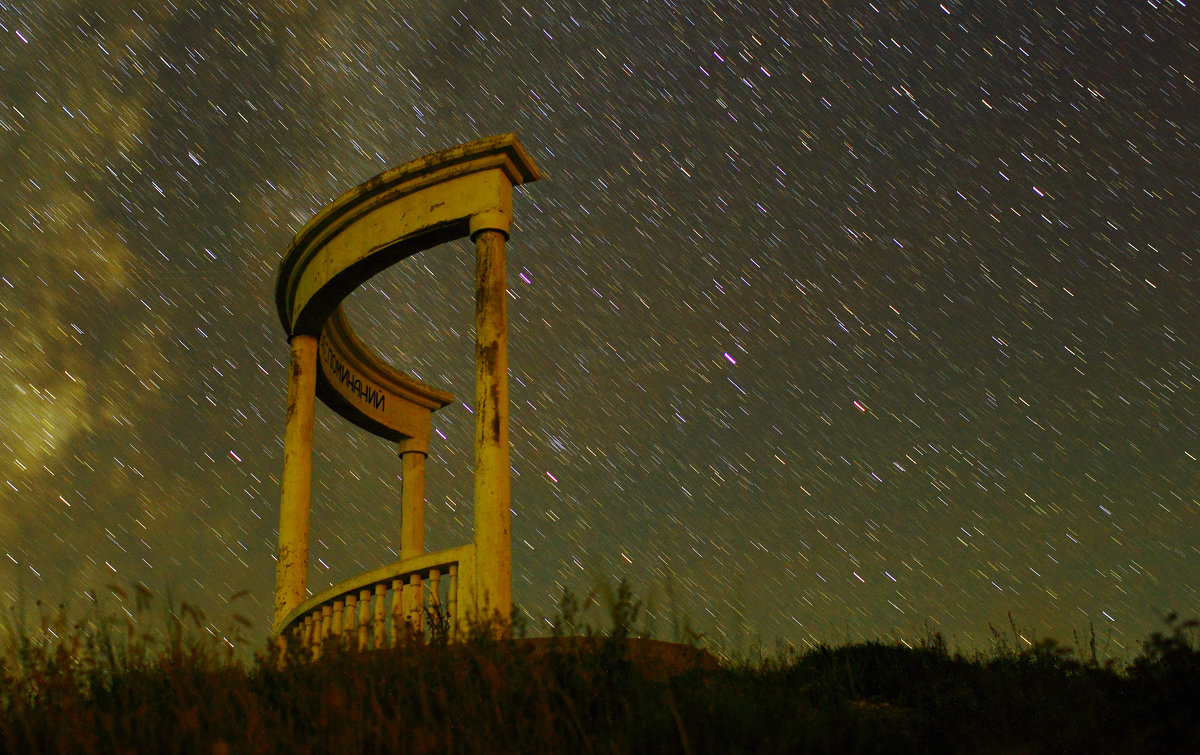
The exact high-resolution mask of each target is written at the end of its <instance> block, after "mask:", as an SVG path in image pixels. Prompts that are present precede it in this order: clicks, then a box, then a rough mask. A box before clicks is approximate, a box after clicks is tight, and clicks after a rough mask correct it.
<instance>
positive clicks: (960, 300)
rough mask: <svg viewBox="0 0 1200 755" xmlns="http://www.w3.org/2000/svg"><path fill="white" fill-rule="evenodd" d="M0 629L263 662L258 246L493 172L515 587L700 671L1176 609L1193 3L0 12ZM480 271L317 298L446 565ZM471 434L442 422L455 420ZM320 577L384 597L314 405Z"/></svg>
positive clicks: (345, 444) (1192, 574)
mask: <svg viewBox="0 0 1200 755" xmlns="http://www.w3.org/2000/svg"><path fill="white" fill-rule="evenodd" d="M0 40H2V41H0V145H2V147H0V154H3V155H4V160H3V162H2V163H0V186H3V189H4V190H3V191H2V192H0V407H2V408H3V412H4V419H3V421H2V422H0V553H3V556H2V557H0V602H3V604H4V605H5V606H12V605H17V606H25V607H26V608H28V607H29V606H31V605H32V602H33V601H34V600H37V599H40V600H42V601H43V602H45V603H47V604H50V605H55V604H59V603H64V602H65V603H68V604H71V605H84V604H86V598H85V597H84V596H85V591H88V590H91V591H93V592H97V593H103V592H104V590H105V587H106V585H109V584H116V585H125V586H128V585H131V584H136V583H144V584H146V585H147V586H149V587H151V588H152V589H153V590H154V591H156V592H165V591H167V590H170V591H171V592H172V594H173V595H175V596H176V597H180V598H185V599H187V600H191V601H194V602H195V603H196V604H198V605H200V606H202V607H207V608H208V609H209V610H210V611H211V614H212V617H213V621H214V622H217V621H219V617H220V616H221V615H222V612H223V611H226V610H233V609H231V608H229V607H228V606H226V605H225V598H226V597H228V596H230V595H233V594H235V593H238V592H239V591H243V590H246V591H249V592H248V595H247V597H244V598H241V599H240V601H239V606H240V607H239V608H238V610H240V611H241V612H242V613H245V614H247V615H249V616H250V617H251V618H253V619H254V621H255V627H256V629H259V630H261V632H262V633H263V634H265V633H266V631H267V629H268V626H269V613H270V606H271V596H272V590H273V584H274V575H275V561H274V557H275V546H276V538H277V524H278V520H277V517H278V504H279V473H280V469H281V463H282V461H281V459H282V435H283V419H284V410H285V396H286V387H287V367H286V365H287V358H288V348H287V344H286V342H285V340H284V336H283V333H282V331H281V328H280V326H279V323H278V319H277V317H276V315H275V312H274V302H273V290H274V284H275V274H276V270H277V268H278V265H279V262H280V258H281V256H282V254H283V252H284V250H285V249H286V248H287V246H288V244H289V243H290V241H291V238H292V235H293V234H294V233H295V232H296V231H297V230H298V229H299V228H300V226H301V225H302V224H303V223H304V222H305V221H306V220H307V219H308V218H310V217H311V216H312V215H313V214H314V213H315V212H317V211H318V210H320V209H321V208H322V207H324V206H325V204H327V203H328V202H329V201H331V200H332V199H333V198H334V197H336V196H338V195H339V194H341V193H342V192H343V191H345V190H347V189H349V188H351V187H353V186H354V185H356V184H358V183H360V182H361V181H363V180H365V179H367V178H369V177H370V176H372V175H374V174H377V173H379V172H381V171H383V170H385V169H387V168H389V167H392V166H395V165H398V164H401V163H403V162H406V161H408V160H411V159H413V158H416V157H419V156H420V155H422V154H424V153H426V152H430V151H433V150H437V149H441V148H444V147H448V146H453V145H456V144H459V143H462V142H466V141H471V140H474V139H477V138H479V137H482V136H487V135H491V134H498V133H505V132H510V131H511V132H515V133H516V134H517V135H518V136H519V137H520V139H521V141H522V142H523V144H524V145H525V147H526V148H527V149H528V150H529V152H530V153H531V155H532V156H533V159H534V160H535V161H536V162H537V164H538V165H539V167H540V168H541V169H542V170H543V171H544V173H545V178H544V179H543V180H542V181H539V182H538V183H536V184H531V185H529V186H526V187H521V188H519V189H518V190H517V195H516V197H515V217H516V224H515V226H514V231H513V236H512V240H511V242H510V243H509V246H508V282H509V293H510V300H509V328H510V331H509V332H510V354H509V358H510V365H511V384H510V391H511V409H512V415H511V422H512V425H511V427H512V464H513V483H512V491H513V495H512V501H513V511H514V518H513V530H512V532H513V550H514V554H513V556H514V557H513V563H514V591H515V600H516V602H517V603H518V604H519V605H520V606H521V607H522V608H524V609H525V610H526V611H527V612H528V614H529V616H530V617H531V626H532V627H533V628H534V630H535V631H536V629H537V627H538V626H540V625H541V622H542V618H543V617H545V616H548V615H550V614H552V613H553V611H554V608H555V605H556V603H557V600H558V597H559V596H560V595H561V594H562V591H563V589H564V588H570V589H572V590H574V591H575V592H577V593H581V594H582V593H587V592H588V591H589V590H590V589H593V588H596V587H597V586H599V585H602V584H609V585H611V584H613V583H614V582H615V580H618V579H620V578H622V577H627V578H628V579H629V580H630V581H631V583H632V584H633V586H634V589H635V591H636V592H637V594H639V595H641V596H642V597H643V598H644V599H646V600H647V602H648V607H649V615H648V618H649V620H650V621H652V622H653V623H654V624H655V627H656V631H658V632H659V633H660V634H662V635H665V636H668V637H669V635H670V628H671V627H672V626H673V625H674V624H677V622H678V620H679V619H680V618H681V617H687V619H688V620H689V621H690V622H691V624H692V625H693V626H694V627H696V628H698V629H700V630H702V631H704V632H705V633H706V634H708V635H709V636H710V637H711V638H713V639H714V641H716V642H718V643H720V644H721V645H722V646H723V647H725V648H739V647H740V648H747V647H751V646H754V645H757V644H758V643H760V642H761V643H764V644H766V645H768V646H770V644H771V643H772V642H774V641H775V640H782V641H786V642H790V643H793V644H796V645H805V644H815V643H820V642H829V643H837V642H842V641H845V640H848V639H858V638H864V637H880V636H889V637H891V636H895V637H908V638H912V637H919V636H920V635H921V633H922V632H923V631H924V628H925V627H931V628H934V629H939V630H941V631H942V632H944V633H945V634H946V635H947V636H952V637H954V638H955V639H956V641H957V642H959V643H960V644H961V645H963V646H965V647H973V646H977V645H983V644H986V642H987V640H988V637H989V634H988V632H989V630H988V625H989V623H990V624H994V625H997V626H1004V627H1007V626H1008V621H1009V619H1008V616H1009V615H1010V614H1011V615H1012V617H1013V621H1014V622H1015V623H1016V624H1017V625H1018V626H1019V627H1020V629H1021V631H1022V633H1023V635H1024V636H1025V637H1027V638H1028V639H1029V640H1036V639H1038V638H1041V637H1043V636H1046V635H1050V636H1053V637H1056V638H1058V639H1060V640H1064V641H1068V642H1069V641H1070V639H1071V636H1072V632H1075V631H1078V632H1081V633H1082V632H1084V631H1087V630H1088V627H1089V625H1091V626H1094V628H1095V631H1096V634H1097V637H1098V639H1099V641H1100V642H1101V644H1102V648H1104V647H1107V648H1108V650H1109V651H1110V652H1112V653H1124V652H1126V651H1127V650H1129V649H1133V648H1136V647H1137V644H1138V642H1139V641H1140V640H1141V639H1143V638H1144V637H1145V636H1146V635H1147V633H1148V632H1149V631H1152V630H1154V629H1156V628H1160V627H1161V621H1160V618H1159V617H1160V616H1161V614H1163V613H1165V612H1166V611H1178V612H1179V613H1180V614H1181V615H1183V616H1184V617H1187V618H1191V617H1196V616H1200V605H1198V601H1197V597H1198V596H1197V592H1196V585H1197V584H1200V500H1198V499H1197V496H1198V495H1200V437H1198V431H1200V398H1198V396H1197V387H1198V385H1200V374H1198V368H1200V329H1198V325H1197V323H1200V305H1198V304H1197V294H1198V293H1200V288H1198V287H1197V284H1198V281H1197V273H1198V271H1200V264H1198V260H1197V254H1198V247H1200V224H1198V223H1197V214H1198V210H1200V168H1198V167H1197V166H1198V162H1197V156H1198V155H1200V128H1198V127H1197V125H1196V123H1197V122H1196V117H1195V114H1196V113H1197V112H1200V85H1198V83H1197V77H1198V76H1200V74H1198V73H1197V72H1200V19H1198V18H1197V15H1196V12H1195V9H1194V7H1193V4H1192V3H1190V2H1184V1H1183V0H1169V1H1168V0H1162V1H1161V2H1160V1H1158V0H1149V1H1146V0H1139V1H1136V2H1134V1H1132V0H1131V1H1129V2H1111V3H1103V2H1102V3H1095V4H1090V5H1089V6H1088V7H1084V6H1083V5H1082V4H1078V3H1065V2H1057V3H1053V2H1032V1H1030V2H1015V1H1010V2H1001V1H997V2H990V3H970V2H952V1H951V0H947V1H946V2H944V3H941V4H939V3H937V2H933V1H930V2H924V1H922V2H886V1H881V0H876V1H875V2H857V1H852V0H828V1H827V2H820V3H818V2H812V3H809V2H798V1H797V2H792V3H785V2H765V1H764V2H757V1H756V2H745V3H721V2H717V3H713V2H701V1H700V0H695V1H688V2H675V3H672V2H669V1H667V2H653V3H633V2H603V1H597V2H590V1H589V2H557V0H552V1H550V2H530V3H526V4H521V3H518V2H493V1H491V0H485V2H479V3H476V2H451V3H439V2H433V3H413V4H411V5H409V4H406V3H400V4H392V3H371V2H365V3H349V2H347V3H324V2H289V3H275V2H261V3H252V2H237V1H230V2H215V3H214V2H188V1H187V0H176V1H174V2H168V3H161V4H160V3H140V2H129V1H127V0H120V1H119V2H112V3H100V4H97V3H84V2H78V3H73V2H61V1H59V0H49V1H48V2H45V3H25V4H14V3H0ZM472 255H473V250H472V247H471V245H470V244H469V243H467V242H461V243H458V244H453V245H447V246H444V247H438V248H435V249H433V250H430V251H428V252H425V253H422V254H420V255H418V256H416V257H413V258H410V259H408V260H406V261H404V263H402V264H400V265H397V266H396V267H394V268H392V269H390V270H388V271H385V272H384V273H382V274H380V275H379V276H377V277H376V278H374V279H373V280H372V281H371V282H370V283H369V284H368V285H367V286H366V287H365V288H364V289H362V290H360V291H358V292H356V293H355V294H353V295H352V296H351V297H350V299H349V300H348V302H347V312H348V315H349V318H350V320H351V321H352V322H353V323H354V324H355V329H356V331H357V332H358V333H359V334H360V336H362V337H363V338H364V339H365V340H367V341H368V342H369V343H370V345H371V346H372V347H373V348H374V349H376V350H377V351H378V352H379V353H380V354H382V355H384V356H385V357H386V358H387V359H388V360H389V361H390V362H391V363H392V364H394V365H395V366H397V367H398V368H401V369H404V370H406V371H408V372H410V373H412V374H413V375H415V376H416V377H418V378H419V379H421V380H423V381H426V382H429V383H431V384H433V385H435V386H438V387H441V388H445V389H447V390H450V391H453V392H454V393H455V395H456V396H457V399H456V401H455V402H454V403H452V404H451V405H449V406H447V407H446V408H445V409H443V410H442V411H440V412H438V413H437V414H435V415H434V427H435V433H434V438H433V444H432V448H431V453H430V457H429V463H428V486H427V496H428V506H427V513H426V522H427V544H428V546H429V548H430V549H440V548H445V547H450V546H453V545H457V544H459V543H462V542H465V541H467V540H468V539H469V538H470V528H471V458H470V454H471V432H472V416H471V410H470V406H469V402H470V399H471V395H472V385H473V383H472V380H473V362H472V358H473V356H472V355H473V341H472V328H473V320H472V311H473V300H472V278H471V276H472V270H473V256H472ZM464 402H466V403H464ZM315 445H316V453H315V458H314V476H313V477H314V480H313V482H314V490H313V513H312V523H313V529H312V539H311V566H310V573H309V587H310V589H311V590H321V589H323V588H324V587H326V586H328V585H329V584H332V583H334V582H337V581H340V580H342V579H346V578H348V577H351V576H354V575H355V574H357V573H359V572H361V571H363V570H365V569H370V568H374V567H376V566H380V565H382V564H384V563H388V562H391V561H393V560H396V558H397V551H398V545H399V533H400V525H399V519H398V509H399V474H400V462H399V459H398V458H397V457H396V453H395V450H394V449H392V448H390V447H388V445H387V444H386V443H384V442H382V441H381V440H379V439H378V438H375V437H374V436H370V435H368V434H366V433H364V432H362V431H360V430H357V429H356V428H353V427H352V426H350V425H349V424H348V423H346V422H344V421H343V420H341V419H340V418H339V417H337V416H336V415H335V414H333V413H332V412H331V411H329V410H327V409H325V408H324V407H318V414H317V428H316V438H315Z"/></svg>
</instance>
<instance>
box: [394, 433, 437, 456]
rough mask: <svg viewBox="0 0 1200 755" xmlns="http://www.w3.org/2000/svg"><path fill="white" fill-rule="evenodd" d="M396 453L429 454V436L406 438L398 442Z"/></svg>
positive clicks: (401, 454)
mask: <svg viewBox="0 0 1200 755" xmlns="http://www.w3.org/2000/svg"><path fill="white" fill-rule="evenodd" d="M396 453H397V454H399V455H400V456H404V455H405V454H412V453H417V454H421V455H422V456H428V455H429V438H427V437H426V438H405V439H403V440H401V441H400V442H399V443H397V444H396Z"/></svg>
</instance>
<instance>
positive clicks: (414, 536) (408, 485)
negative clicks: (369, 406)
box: [399, 438, 429, 631]
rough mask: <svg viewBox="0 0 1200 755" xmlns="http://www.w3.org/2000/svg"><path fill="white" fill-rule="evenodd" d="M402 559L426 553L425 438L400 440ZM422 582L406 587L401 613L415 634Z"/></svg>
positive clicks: (403, 593) (426, 451) (418, 622)
mask: <svg viewBox="0 0 1200 755" xmlns="http://www.w3.org/2000/svg"><path fill="white" fill-rule="evenodd" d="M399 450H400V464H401V475H402V477H401V479H400V560H401V561H407V560H408V559H410V558H416V557H417V556H420V555H422V554H424V553H425V457H426V455H427V454H428V450H429V443H428V441H426V440H424V439H419V438H408V439H406V440H402V441H400V449H399ZM422 589H423V588H422V587H421V585H420V583H419V582H418V583H417V584H413V583H411V582H410V583H409V584H406V585H404V587H403V588H402V591H401V596H400V601H401V606H400V610H401V612H402V613H403V615H404V617H405V620H406V621H408V622H409V623H410V625H411V626H412V628H413V630H414V631H416V630H417V627H418V626H419V624H420V621H419V619H420V611H421V603H422V601H421V590H422Z"/></svg>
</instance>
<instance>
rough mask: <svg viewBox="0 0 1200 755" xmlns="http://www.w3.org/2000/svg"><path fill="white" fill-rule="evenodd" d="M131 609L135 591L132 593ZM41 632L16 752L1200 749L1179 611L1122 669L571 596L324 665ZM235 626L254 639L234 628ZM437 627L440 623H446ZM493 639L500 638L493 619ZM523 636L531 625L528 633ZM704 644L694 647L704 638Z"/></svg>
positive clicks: (930, 638)
mask: <svg viewBox="0 0 1200 755" xmlns="http://www.w3.org/2000/svg"><path fill="white" fill-rule="evenodd" d="M126 600H127V602H129V597H128V596H126ZM132 602H133V603H134V604H135V609H136V610H135V611H133V612H127V613H120V614H117V615H116V616H115V617H112V616H107V617H106V616H101V615H100V613H99V612H98V611H97V612H94V613H93V615H91V616H88V617H86V618H84V619H83V620H80V621H77V622H75V623H73V624H72V623H69V622H67V620H66V618H65V617H64V615H63V612H62V611H61V610H59V611H53V612H47V614H48V615H43V616H42V617H41V618H40V620H39V624H40V625H39V626H38V627H37V628H35V629H33V630H25V631H22V630H21V629H20V628H19V627H17V626H13V625H12V624H13V622H10V626H9V627H8V632H7V640H6V643H5V647H4V649H3V652H2V653H0V662H2V664H3V666H2V667H0V750H3V751H6V752H14V753H15V752H20V753H37V752H68V751H69V752H204V753H209V752H218V753H219V752H283V751H294V752H326V751H340V752H413V753H424V752H464V753H476V752H549V753H556V752H566V753H572V754H574V753H594V752H598V753H606V752H622V753H623V752H679V753H691V752H721V753H724V752H838V753H857V752H880V753H904V752H921V753H925V752H1033V753H1036V752H1085V751H1086V752H1130V753H1143V752H1196V751H1200V718H1198V717H1197V716H1196V715H1195V711H1196V710H1197V707H1198V705H1200V646H1198V644H1197V642H1196V638H1195V632H1196V629H1197V623H1196V622H1194V621H1180V620H1179V619H1178V618H1177V617H1175V616H1168V617H1167V621H1166V629H1165V631H1164V632H1161V633H1156V634H1154V635H1152V636H1151V637H1150V638H1149V639H1148V640H1147V641H1146V642H1145V644H1144V646H1143V648H1142V649H1141V652H1140V653H1138V655H1137V656H1136V657H1135V658H1134V659H1133V660H1132V661H1131V662H1129V663H1127V664H1118V663H1117V662H1115V661H1112V660H1109V661H1101V660H1100V659H1098V658H1097V657H1096V651H1095V642H1094V640H1092V641H1089V642H1088V643H1087V644H1086V647H1085V646H1084V644H1083V643H1080V642H1078V641H1077V642H1076V646H1075V647H1063V646H1061V645H1058V644H1057V643H1055V642H1053V641H1051V640H1045V641H1043V642H1040V643H1037V644H1034V645H1032V646H1027V647H1024V648H1021V647H1019V645H1018V644H1017V641H1016V640H1015V636H1016V632H1015V629H1014V632H1013V634H1014V641H1013V643H1012V644H1010V643H1009V642H1007V641H1006V639H1005V637H1006V636H1007V634H1006V633H1001V632H1000V631H995V630H994V632H993V635H994V637H993V639H994V642H993V647H992V648H991V649H990V650H989V651H988V652H983V653H978V654H975V655H971V656H967V655H964V654H962V653H957V652H952V651H950V650H949V649H948V648H947V643H946V642H945V641H944V639H943V638H942V636H941V635H940V634H938V633H937V632H933V631H930V632H929V633H928V634H927V636H926V637H925V638H923V639H922V640H920V641H918V642H915V643H910V644H907V645H906V644H895V643H884V642H866V643H855V644H849V645H844V646H840V647H820V648H817V649H815V650H809V651H805V652H795V651H790V650H788V651H783V652H780V653H778V654H776V655H775V656H772V657H769V658H766V659H764V660H761V661H759V662H756V663H749V662H733V661H728V660H726V661H721V662H718V661H717V660H716V659H715V658H714V657H713V656H711V655H709V654H707V653H706V652H704V651H702V650H700V649H697V648H691V647H686V646H679V645H670V644H668V643H660V642H655V641H649V640H645V639H638V634H639V632H638V630H637V621H638V616H639V611H640V608H641V606H640V604H639V603H637V602H636V601H634V600H632V598H631V596H630V594H629V591H628V589H627V588H625V587H624V586H622V588H621V589H620V590H619V591H617V592H616V593H614V596H613V599H612V600H611V602H610V605H609V614H610V620H611V622H612V623H611V626H610V627H609V628H608V629H605V630H597V629H595V628H593V627H590V626H581V625H580V621H579V619H578V614H579V608H580V603H579V601H577V600H576V599H575V598H573V597H572V596H570V595H567V596H565V597H564V600H563V602H562V604H561V607H560V610H559V614H558V615H557V616H555V617H553V619H552V620H551V621H550V625H551V627H552V635H553V636H551V637H545V638H536V639H526V640H515V641H511V640H497V639H495V636H494V635H495V633H494V631H491V630H490V629H489V628H488V627H482V626H479V623H478V622H477V631H475V632H473V633H472V634H471V636H470V638H469V639H468V640H467V641H465V642H459V643H454V642H449V641H448V640H447V637H446V633H445V632H444V631H437V632H432V633H428V634H427V635H425V636H420V637H409V638H407V639H406V640H405V641H403V642H401V643H400V644H399V646H398V647H395V648H390V649H386V650H378V651H370V652H357V651H354V650H349V649H343V648H340V647H339V646H338V644H337V643H329V644H328V645H327V647H326V649H325V652H324V654H323V655H322V657H321V658H320V659H319V660H318V661H313V662H310V661H307V660H304V659H301V658H300V657H299V654H298V652H297V651H296V649H295V648H292V649H291V651H290V653H289V654H287V655H285V656H284V657H283V659H282V662H280V655H279V654H278V653H277V652H275V651H274V649H273V648H272V647H271V646H269V645H266V644H265V643H264V650H263V652H262V653H261V654H260V655H259V656H258V657H257V658H255V659H254V660H253V661H250V662H247V661H244V660H241V659H239V658H238V657H237V656H236V655H235V654H234V653H233V652H232V650H231V647H230V645H229V644H228V643H226V642H224V641H223V640H222V638H221V637H219V636H217V635H214V634H212V633H210V632H209V631H205V630H204V627H206V626H207V625H206V624H205V623H204V620H203V616H202V615H201V613H200V612H199V611H197V610H196V609H194V608H192V607H190V606H187V605H186V604H184V605H180V606H174V605H170V601H168V605H167V606H166V609H165V611H164V618H165V621H164V620H159V621H158V623H157V625H156V629H155V630H154V631H143V630H141V629H139V626H141V625H143V624H145V623H147V622H145V621H144V619H145V617H144V616H143V614H145V613H147V612H149V610H150V603H151V601H150V596H149V593H148V592H146V591H145V590H144V588H137V590H136V594H135V595H134V596H133V599H132ZM237 622H238V623H235V625H234V626H233V627H231V628H230V632H231V633H233V634H236V633H237V632H240V631H243V630H244V629H245V626H244V624H245V622H244V620H242V619H238V620H237ZM434 626H435V627H437V626H444V624H437V623H434ZM493 629H494V628H493ZM515 631H516V633H517V634H518V635H519V634H521V633H523V627H521V626H517V627H516V630H515ZM692 636H694V634H693V635H692Z"/></svg>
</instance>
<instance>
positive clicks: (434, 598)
mask: <svg viewBox="0 0 1200 755" xmlns="http://www.w3.org/2000/svg"><path fill="white" fill-rule="evenodd" d="M426 614H427V615H428V616H429V619H430V624H431V625H430V630H431V631H432V630H433V629H436V628H438V627H440V626H442V624H443V622H444V621H445V619H446V617H445V616H443V615H442V570H441V569H430V570H429V610H428V611H426Z"/></svg>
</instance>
